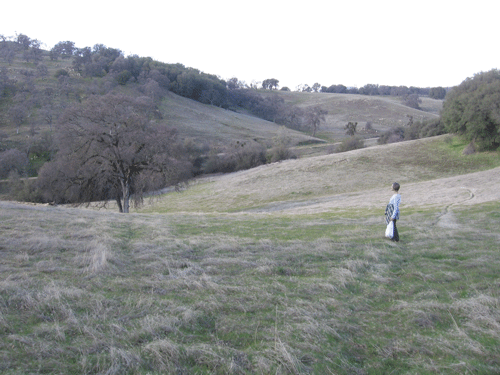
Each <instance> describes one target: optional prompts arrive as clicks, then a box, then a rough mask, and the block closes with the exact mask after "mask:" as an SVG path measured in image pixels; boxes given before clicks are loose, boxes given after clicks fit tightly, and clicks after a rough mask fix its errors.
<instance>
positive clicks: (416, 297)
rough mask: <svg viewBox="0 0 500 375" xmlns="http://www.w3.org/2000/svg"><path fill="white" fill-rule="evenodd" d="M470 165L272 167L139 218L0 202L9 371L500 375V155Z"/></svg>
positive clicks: (424, 155)
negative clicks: (390, 212) (396, 207)
mask: <svg viewBox="0 0 500 375" xmlns="http://www.w3.org/2000/svg"><path fill="white" fill-rule="evenodd" d="M430 145H432V149H433V150H435V152H434V153H429V152H427V151H428V150H427V151H425V150H426V148H425V147H431V146H430ZM417 146H418V147H417ZM459 148H460V147H459V144H458V143H457V142H456V141H448V140H446V139H445V138H443V137H440V138H436V139H433V140H423V141H417V142H413V143H412V142H410V143H406V145H389V146H385V147H380V148H379V147H375V148H372V149H365V150H358V151H354V152H351V153H346V154H344V158H345V159H346V160H347V161H345V162H344V161H340V159H335V158H336V157H339V156H336V155H331V156H329V157H331V158H333V159H329V158H328V157H326V156H325V157H318V158H309V159H307V160H308V162H307V163H306V162H305V161H304V160H302V159H299V160H296V161H294V163H295V166H294V165H288V164H287V163H288V162H286V163H279V164H273V165H270V166H267V167H265V168H260V169H256V170H254V171H247V172H238V173H236V174H232V175H227V176H218V177H212V178H211V179H208V180H202V181H199V182H198V183H197V184H194V185H192V186H191V187H189V188H188V189H186V190H184V191H183V192H181V193H175V194H167V195H166V196H165V197H162V198H160V199H159V200H155V201H153V203H150V204H148V205H146V206H145V207H144V208H143V209H142V210H141V211H136V213H134V214H130V215H123V214H118V213H115V212H114V211H111V210H93V209H84V208H69V207H50V206H41V205H27V204H17V203H14V202H0V257H1V261H0V338H1V339H0V372H1V373H4V374H26V373H51V374H82V373H86V374H93V373H102V374H163V373H172V374H435V373H439V374H494V373H499V372H500V295H499V290H500V288H499V287H500V278H499V270H500V254H499V252H498V244H499V242H500V236H499V233H500V215H499V212H500V203H499V198H498V192H497V190H498V189H497V187H498V178H499V177H497V176H498V175H499V173H498V168H497V167H498V166H499V165H500V162H499V156H498V154H488V155H486V154H483V155H475V156H473V158H465V157H463V156H462V155H461V154H460V153H459V152H458V149H459ZM418 149H422V151H421V152H418ZM374 150H375V151H376V152H375V151H374ZM386 151H387V153H386V154H384V153H385V152H386ZM410 151H411V155H413V156H414V158H417V156H418V155H420V156H418V158H420V159H418V158H417V159H416V160H415V161H414V162H413V163H410V159H411V157H410V156H405V155H407V154H409V153H410ZM384 155H385V156H384ZM388 155H391V157H388ZM405 157H406V158H407V159H404V158H405ZM403 160H406V162H404V163H402V161H403ZM418 160H420V162H419V161H418ZM433 160H434V161H436V163H434V164H433ZM437 160H441V161H443V164H442V165H439V164H438V163H437ZM354 161H356V163H354ZM381 161H384V167H383V168H382V167H380V170H378V169H377V168H379V167H378V165H379V163H380V162H381ZM290 163H292V162H290ZM343 163H351V169H352V174H351V175H350V177H349V178H350V182H349V181H347V178H346V177H345V174H346V173H347V172H346V171H347V169H346V170H344V169H342V168H343V167H342V165H343ZM321 165H323V168H321ZM307 166H309V168H310V169H309V170H307V168H306V167H307ZM266 168H267V169H266ZM335 169H337V174H335V173H334V172H333V171H332V170H335ZM374 170H375V171H378V172H374ZM390 170H394V172H393V173H396V174H399V176H400V177H402V179H401V181H403V182H402V195H403V203H404V205H403V207H402V216H401V220H400V221H399V222H398V227H399V231H400V237H401V242H399V243H393V242H391V241H387V240H385V239H384V238H383V232H384V228H385V226H384V223H383V210H384V206H385V203H386V201H388V199H389V197H390V194H391V192H390V190H389V188H388V186H390V182H392V180H393V179H394V177H395V176H394V175H391V174H390V173H388V171H390ZM294 171H295V172H294ZM363 171H364V172H363ZM294 173H295V174H294ZM374 173H378V174H374ZM403 173H405V174H404V175H403ZM290 174H291V175H290ZM372 174H373V175H372ZM271 175H275V176H276V178H277V180H278V181H282V184H281V186H278V185H275V184H277V182H276V181H272V180H270V179H271V177H270V176H271ZM289 175H290V176H289ZM321 175H326V176H325V177H322V176H321ZM259 176H261V177H260V180H261V181H260V182H259ZM286 176H289V177H288V179H286ZM342 176H344V177H342ZM377 176H378V179H377ZM366 179H372V183H371V185H369V184H368V183H366V182H365V180H366ZM327 180H333V182H332V183H331V186H332V187H328V186H326V185H324V183H325V181H327ZM335 181H336V182H335ZM260 183H262V185H260ZM273 185H274V190H276V191H275V192H272V191H270V190H271V186H273ZM221 186H226V189H222V187H221ZM258 186H261V188H260V189H257V190H255V189H256V187H258ZM429 187H432V189H428V188H429ZM306 188H307V189H306ZM426 188H427V189H426ZM266 191H267V193H269V194H267V193H266ZM259 197H260V198H259ZM228 201H229V202H228ZM252 201H254V203H253V204H252ZM210 202H211V203H210Z"/></svg>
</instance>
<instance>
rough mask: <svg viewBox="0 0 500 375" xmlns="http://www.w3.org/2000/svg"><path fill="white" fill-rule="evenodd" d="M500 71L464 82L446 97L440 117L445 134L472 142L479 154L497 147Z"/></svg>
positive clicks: (499, 135)
mask: <svg viewBox="0 0 500 375" xmlns="http://www.w3.org/2000/svg"><path fill="white" fill-rule="evenodd" d="M498 103H500V71H499V70H496V69H493V70H491V71H489V72H486V73H480V74H476V75H475V76H474V77H473V78H467V79H466V80H465V81H463V82H462V83H461V84H460V85H459V86H457V87H454V88H453V89H452V90H451V91H450V92H448V94H447V95H446V100H445V101H444V104H443V111H442V114H441V118H442V121H443V123H444V126H445V128H446V130H447V131H448V132H452V133H457V134H460V135H462V136H463V137H464V138H465V139H466V140H468V141H471V142H474V144H475V145H476V147H477V149H478V150H487V149H490V150H494V149H496V148H498V147H499V146H500V107H499V104H498Z"/></svg>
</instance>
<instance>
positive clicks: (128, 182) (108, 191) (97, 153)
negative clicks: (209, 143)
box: [40, 95, 190, 213]
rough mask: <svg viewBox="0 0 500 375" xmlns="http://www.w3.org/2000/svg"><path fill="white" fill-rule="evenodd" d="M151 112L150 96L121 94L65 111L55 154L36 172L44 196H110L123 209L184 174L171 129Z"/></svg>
mask: <svg viewBox="0 0 500 375" xmlns="http://www.w3.org/2000/svg"><path fill="white" fill-rule="evenodd" d="M155 116H156V117H158V112H157V111H156V109H155V106H154V105H153V102H152V101H151V99H150V98H146V97H138V98H133V97H129V96H125V95H106V96H92V97H90V98H89V99H87V100H86V101H85V102H84V103H83V104H81V105H77V106H74V107H72V108H70V109H68V110H66V111H65V112H64V113H63V115H62V117H61V119H60V121H59V124H58V126H57V130H56V131H57V135H56V141H57V145H58V148H59V150H58V152H57V154H56V158H55V160H54V161H53V162H49V163H47V164H45V165H44V167H43V168H42V170H41V171H40V183H41V187H42V189H43V190H44V192H45V194H46V199H48V200H52V201H55V202H74V203H83V202H91V201H95V200H104V199H115V200H116V202H117V204H118V207H119V210H120V212H125V213H126V212H129V206H130V198H131V197H136V198H137V197H139V198H140V197H141V196H142V194H143V193H145V192H150V191H152V190H155V189H160V188H163V187H165V186H167V185H169V184H175V183H177V182H179V181H181V180H183V179H185V178H187V177H188V176H189V172H190V169H189V165H188V163H187V162H182V161H181V160H182V153H181V152H180V150H179V147H178V145H177V144H176V142H175V140H176V138H175V137H176V132H175V130H173V129H170V128H168V127H166V126H165V125H164V124H162V123H161V122H158V121H154V120H152V118H154V117H155ZM156 120H158V118H157V119H156Z"/></svg>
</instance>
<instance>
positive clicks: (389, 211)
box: [385, 182, 401, 242]
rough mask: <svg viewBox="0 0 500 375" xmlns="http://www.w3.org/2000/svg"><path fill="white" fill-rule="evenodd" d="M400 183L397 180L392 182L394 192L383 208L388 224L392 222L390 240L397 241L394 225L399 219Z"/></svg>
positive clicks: (397, 234) (397, 235) (397, 236)
mask: <svg viewBox="0 0 500 375" xmlns="http://www.w3.org/2000/svg"><path fill="white" fill-rule="evenodd" d="M399 188H400V185H399V184H398V183H397V182H394V183H393V184H392V191H393V192H394V194H393V195H392V197H391V199H390V200H389V204H388V205H387V208H386V209H385V221H386V223H387V224H389V222H390V221H393V222H394V236H393V237H392V241H396V242H398V241H399V233H398V228H397V227H396V221H397V220H399V205H400V204H401V194H399Z"/></svg>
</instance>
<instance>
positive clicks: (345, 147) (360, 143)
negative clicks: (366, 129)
mask: <svg viewBox="0 0 500 375" xmlns="http://www.w3.org/2000/svg"><path fill="white" fill-rule="evenodd" d="M363 147H365V141H364V140H363V138H361V137H350V138H346V139H344V140H343V141H342V142H341V143H340V145H339V146H338V147H337V149H336V150H335V152H346V151H351V150H357V149H359V148H363Z"/></svg>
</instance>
